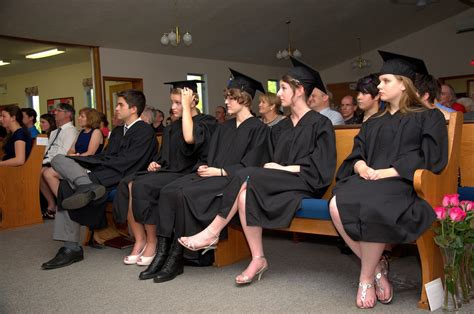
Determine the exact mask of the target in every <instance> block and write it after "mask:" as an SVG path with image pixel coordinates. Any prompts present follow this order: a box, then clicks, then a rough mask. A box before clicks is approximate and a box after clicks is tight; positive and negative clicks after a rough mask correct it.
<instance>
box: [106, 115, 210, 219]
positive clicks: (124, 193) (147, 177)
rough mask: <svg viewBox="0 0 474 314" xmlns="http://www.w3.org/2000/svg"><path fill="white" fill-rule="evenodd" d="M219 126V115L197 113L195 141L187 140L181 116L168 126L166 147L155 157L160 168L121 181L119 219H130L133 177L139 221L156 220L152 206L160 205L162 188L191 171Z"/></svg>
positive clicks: (116, 205) (134, 205)
mask: <svg viewBox="0 0 474 314" xmlns="http://www.w3.org/2000/svg"><path fill="white" fill-rule="evenodd" d="M216 126H217V121H216V119H215V118H214V117H212V116H210V115H205V114H198V115H196V116H194V117H193V136H194V144H187V143H186V142H185V141H184V138H183V128H182V120H181V119H180V120H178V121H176V123H173V124H172V125H171V126H169V127H167V128H165V129H164V133H163V145H162V149H161V150H160V152H159V154H158V156H157V157H156V158H155V160H154V161H156V162H157V163H158V164H160V165H161V168H160V170H159V171H156V172H148V171H141V172H137V173H135V174H133V175H130V176H128V177H126V178H124V179H122V181H120V183H119V185H118V186H117V194H116V196H115V199H114V218H115V220H116V221H117V222H118V223H124V222H125V221H126V219H127V212H128V202H129V197H130V195H129V190H128V184H129V182H131V181H133V185H132V208H133V216H134V218H135V221H137V222H140V223H144V224H156V217H155V216H156V215H152V214H153V213H154V211H152V210H151V208H153V207H156V206H157V205H158V200H159V197H160V191H161V188H162V187H164V186H165V185H166V184H168V183H170V182H172V181H174V180H176V179H178V178H180V177H182V176H184V175H186V174H188V173H190V172H191V170H192V169H193V167H194V166H195V165H196V163H197V162H198V160H199V158H200V157H201V156H202V155H203V154H204V153H207V150H208V145H209V141H210V139H211V136H212V133H213V132H214V130H215V128H216ZM155 213H156V211H155Z"/></svg>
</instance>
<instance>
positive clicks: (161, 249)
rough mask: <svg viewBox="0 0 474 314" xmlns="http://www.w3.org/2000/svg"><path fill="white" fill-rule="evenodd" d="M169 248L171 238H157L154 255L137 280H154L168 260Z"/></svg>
mask: <svg viewBox="0 0 474 314" xmlns="http://www.w3.org/2000/svg"><path fill="white" fill-rule="evenodd" d="M170 247H171V238H165V237H158V245H157V247H156V255H155V258H154V259H153V261H152V262H151V264H150V265H149V266H148V267H147V269H145V270H144V271H142V272H141V273H140V275H138V279H140V280H146V279H152V278H154V277H155V276H156V275H157V274H158V273H159V272H160V270H161V268H162V267H163V265H164V264H165V262H166V259H167V258H168V255H169V253H170Z"/></svg>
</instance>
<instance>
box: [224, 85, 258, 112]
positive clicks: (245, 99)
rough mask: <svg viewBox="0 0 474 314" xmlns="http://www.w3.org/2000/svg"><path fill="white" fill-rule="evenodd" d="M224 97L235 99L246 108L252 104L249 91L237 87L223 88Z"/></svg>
mask: <svg viewBox="0 0 474 314" xmlns="http://www.w3.org/2000/svg"><path fill="white" fill-rule="evenodd" d="M224 97H225V98H227V97H230V98H232V99H235V100H237V102H238V103H239V104H241V105H244V106H245V107H247V108H250V107H251V106H252V96H250V94H249V93H247V92H245V91H242V90H240V89H237V88H226V89H224Z"/></svg>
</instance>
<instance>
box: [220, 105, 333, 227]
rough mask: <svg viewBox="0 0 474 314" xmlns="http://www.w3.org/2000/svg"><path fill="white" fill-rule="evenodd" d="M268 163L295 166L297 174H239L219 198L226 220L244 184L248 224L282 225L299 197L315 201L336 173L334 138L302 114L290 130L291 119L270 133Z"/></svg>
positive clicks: (325, 124)
mask: <svg viewBox="0 0 474 314" xmlns="http://www.w3.org/2000/svg"><path fill="white" fill-rule="evenodd" d="M270 152H271V155H272V158H271V159H272V161H273V162H276V163H278V164H280V165H283V166H289V165H299V166H300V172H299V173H293V172H289V171H284V170H276V169H265V168H256V167H249V168H245V169H242V170H240V171H239V172H238V173H237V176H235V177H234V179H233V180H232V181H233V182H232V184H231V185H230V186H229V188H228V189H227V190H226V192H225V194H224V198H223V204H222V209H221V211H220V212H219V215H220V216H222V217H224V218H225V217H227V215H228V214H229V211H230V209H231V207H232V205H233V203H234V201H235V199H236V197H237V195H238V192H239V190H240V187H241V185H242V184H243V182H244V181H245V180H247V178H248V180H247V192H246V203H245V206H246V207H245V208H246V219H247V224H248V225H249V226H261V227H263V228H285V227H288V226H289V225H290V223H291V220H292V219H293V217H294V215H295V213H296V211H297V210H298V209H299V208H300V206H301V200H302V199H303V198H321V197H322V196H323V195H324V193H325V192H326V190H327V188H328V187H329V185H330V184H331V181H332V179H333V177H334V172H335V171H336V140H335V134H334V128H333V126H332V123H331V121H330V120H329V119H328V118H327V117H325V116H323V115H321V114H319V113H317V112H315V111H308V112H307V113H306V114H305V115H304V116H303V117H301V119H300V121H298V123H297V124H296V126H293V122H292V121H291V119H285V120H283V121H281V122H280V123H278V124H277V125H275V126H274V127H273V128H272V131H271V141H270Z"/></svg>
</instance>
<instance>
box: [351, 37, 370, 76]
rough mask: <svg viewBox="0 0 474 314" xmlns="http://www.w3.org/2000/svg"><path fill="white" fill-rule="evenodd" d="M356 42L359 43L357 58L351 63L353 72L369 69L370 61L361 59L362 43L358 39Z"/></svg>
mask: <svg viewBox="0 0 474 314" xmlns="http://www.w3.org/2000/svg"><path fill="white" fill-rule="evenodd" d="M357 41H358V42H359V56H358V57H357V59H355V60H353V61H352V62H351V66H352V69H353V70H361V69H363V68H368V67H370V61H369V60H367V59H364V58H362V43H361V40H360V37H358V38H357Z"/></svg>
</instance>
